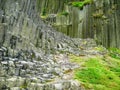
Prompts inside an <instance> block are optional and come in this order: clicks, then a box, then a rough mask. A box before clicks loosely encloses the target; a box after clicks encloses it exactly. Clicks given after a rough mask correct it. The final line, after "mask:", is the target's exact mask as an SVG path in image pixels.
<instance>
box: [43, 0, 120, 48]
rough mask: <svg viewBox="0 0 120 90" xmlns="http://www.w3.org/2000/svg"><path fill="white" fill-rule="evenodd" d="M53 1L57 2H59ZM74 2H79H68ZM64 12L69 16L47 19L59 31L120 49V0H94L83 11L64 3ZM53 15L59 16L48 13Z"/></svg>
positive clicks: (70, 0)
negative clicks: (92, 39)
mask: <svg viewBox="0 0 120 90" xmlns="http://www.w3.org/2000/svg"><path fill="white" fill-rule="evenodd" d="M43 1H44V0H41V2H43ZM53 1H56V2H57V0H53ZM72 1H77V0H69V1H66V2H72ZM44 2H45V1H44ZM49 4H50V3H48V2H46V5H48V6H49ZM54 4H55V3H54ZM59 5H61V4H59ZM62 5H63V4H62ZM62 5H61V6H62ZM61 6H60V7H61ZM54 8H55V9H53V10H56V8H58V7H57V6H54ZM50 10H51V8H50ZM48 11H49V8H48ZM59 11H60V10H58V13H59ZM63 11H65V12H68V13H69V15H67V16H65V15H56V16H55V15H54V18H53V17H51V19H50V16H51V15H48V18H49V19H48V18H47V19H46V20H48V21H49V22H50V23H51V24H53V26H55V28H57V30H58V31H60V32H63V33H65V34H67V35H69V36H71V37H81V38H94V39H95V40H96V41H97V42H98V44H102V45H104V46H106V47H118V48H120V29H119V28H120V27H119V26H120V21H119V18H120V5H119V0H93V3H91V4H88V5H85V6H84V7H83V9H79V8H77V7H73V6H71V5H67V4H65V3H64V9H62V10H61V12H63ZM51 13H52V14H58V13H57V11H56V12H52V11H51V12H48V14H51Z"/></svg>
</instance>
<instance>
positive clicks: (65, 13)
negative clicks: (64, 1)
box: [60, 11, 69, 16]
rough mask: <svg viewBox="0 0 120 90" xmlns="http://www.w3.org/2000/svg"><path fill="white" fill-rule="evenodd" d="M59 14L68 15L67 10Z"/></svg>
mask: <svg viewBox="0 0 120 90" xmlns="http://www.w3.org/2000/svg"><path fill="white" fill-rule="evenodd" d="M60 15H64V16H68V15H69V12H67V11H63V12H61V13H60Z"/></svg>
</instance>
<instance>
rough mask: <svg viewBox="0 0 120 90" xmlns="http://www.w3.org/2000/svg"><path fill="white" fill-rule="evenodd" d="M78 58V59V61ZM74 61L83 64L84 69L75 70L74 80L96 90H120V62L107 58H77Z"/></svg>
mask: <svg viewBox="0 0 120 90" xmlns="http://www.w3.org/2000/svg"><path fill="white" fill-rule="evenodd" d="M74 58H75V60H73V59H74ZM76 58H77V59H76ZM71 59H72V61H73V62H77V63H83V64H84V67H82V66H81V68H79V69H76V70H74V79H77V80H78V81H80V82H81V83H83V85H84V86H85V87H86V89H94V90H119V88H120V86H119V85H120V68H119V67H120V61H119V60H117V59H114V58H111V57H109V56H106V57H98V56H94V57H87V58H85V57H78V56H77V57H76V56H72V58H71Z"/></svg>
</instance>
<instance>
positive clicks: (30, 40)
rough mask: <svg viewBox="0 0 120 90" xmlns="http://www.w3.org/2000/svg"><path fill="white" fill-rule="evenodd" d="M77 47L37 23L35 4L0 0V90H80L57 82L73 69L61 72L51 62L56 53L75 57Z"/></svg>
mask: <svg viewBox="0 0 120 90" xmlns="http://www.w3.org/2000/svg"><path fill="white" fill-rule="evenodd" d="M77 43H78V42H77ZM77 43H76V42H74V40H73V39H71V38H70V37H68V36H66V35H64V34H61V33H59V32H57V31H55V30H54V29H53V28H52V27H51V26H50V25H46V24H45V23H44V22H43V21H42V20H41V19H40V17H39V13H38V12H37V7H36V0H0V82H1V83H0V90H63V89H66V90H69V89H70V90H74V89H76V90H77V89H78V90H83V88H82V86H81V85H79V84H78V83H77V82H75V81H73V80H65V81H64V80H62V79H60V78H62V76H63V75H64V71H65V70H66V69H68V70H69V69H71V68H72V69H74V68H75V67H76V66H75V65H72V64H69V63H68V65H67V66H68V67H66V66H65V65H64V67H63V68H61V66H60V63H57V62H56V59H55V55H56V53H59V52H61V53H62V52H63V53H74V54H77V55H79V54H80V53H79V50H80V49H79V47H78V46H79V45H77ZM63 63H64V62H63ZM63 69H65V70H63ZM56 78H59V79H60V80H59V79H57V80H55V81H54V79H56ZM51 81H53V82H52V83H49V82H51Z"/></svg>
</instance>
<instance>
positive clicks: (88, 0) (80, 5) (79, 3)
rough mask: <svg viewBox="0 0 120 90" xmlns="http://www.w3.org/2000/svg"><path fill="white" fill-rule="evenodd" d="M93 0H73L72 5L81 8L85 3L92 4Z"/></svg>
mask: <svg viewBox="0 0 120 90" xmlns="http://www.w3.org/2000/svg"><path fill="white" fill-rule="evenodd" d="M92 1H93V0H83V1H78V2H72V3H71V4H72V6H74V7H79V8H80V9H82V8H83V6H84V5H86V4H90V3H91V2H92Z"/></svg>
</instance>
